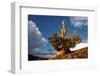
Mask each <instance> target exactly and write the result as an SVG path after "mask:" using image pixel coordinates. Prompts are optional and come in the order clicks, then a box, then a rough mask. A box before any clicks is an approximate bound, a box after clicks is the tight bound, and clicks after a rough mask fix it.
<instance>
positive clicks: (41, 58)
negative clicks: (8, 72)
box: [28, 55, 48, 61]
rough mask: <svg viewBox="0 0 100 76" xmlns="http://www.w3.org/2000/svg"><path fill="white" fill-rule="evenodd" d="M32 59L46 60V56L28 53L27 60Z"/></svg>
mask: <svg viewBox="0 0 100 76" xmlns="http://www.w3.org/2000/svg"><path fill="white" fill-rule="evenodd" d="M33 60H48V58H44V57H38V56H33V55H28V61H33Z"/></svg>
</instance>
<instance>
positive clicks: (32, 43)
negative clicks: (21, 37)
mask: <svg viewBox="0 0 100 76" xmlns="http://www.w3.org/2000/svg"><path fill="white" fill-rule="evenodd" d="M47 43H48V41H47V40H46V39H45V38H44V37H43V35H42V33H41V32H40V31H39V28H38V27H37V25H36V23H35V22H33V21H28V52H29V54H34V53H35V52H40V51H42V50H41V49H40V48H42V47H45V46H46V45H47Z"/></svg>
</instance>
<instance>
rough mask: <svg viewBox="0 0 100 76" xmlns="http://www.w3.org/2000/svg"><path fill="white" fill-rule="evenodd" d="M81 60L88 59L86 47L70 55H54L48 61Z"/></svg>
mask: <svg viewBox="0 0 100 76" xmlns="http://www.w3.org/2000/svg"><path fill="white" fill-rule="evenodd" d="M80 58H81V59H83V58H88V47H85V48H82V49H79V50H74V51H72V52H71V53H67V54H63V55H55V56H53V57H51V58H50V59H54V60H55V59H80Z"/></svg>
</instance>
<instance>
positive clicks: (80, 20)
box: [70, 17, 88, 27]
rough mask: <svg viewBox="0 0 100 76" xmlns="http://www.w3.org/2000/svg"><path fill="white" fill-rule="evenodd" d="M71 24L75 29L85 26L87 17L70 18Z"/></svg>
mask: <svg viewBox="0 0 100 76" xmlns="http://www.w3.org/2000/svg"><path fill="white" fill-rule="evenodd" d="M70 21H71V24H72V25H73V26H75V27H81V26H87V25H88V18H87V17H70Z"/></svg>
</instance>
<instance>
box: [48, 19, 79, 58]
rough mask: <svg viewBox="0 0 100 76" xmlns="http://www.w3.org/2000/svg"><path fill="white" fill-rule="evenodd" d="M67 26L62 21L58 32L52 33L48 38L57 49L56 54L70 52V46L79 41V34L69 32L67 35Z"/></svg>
mask: <svg viewBox="0 0 100 76" xmlns="http://www.w3.org/2000/svg"><path fill="white" fill-rule="evenodd" d="M67 31H68V29H67V27H66V25H65V21H64V20H63V21H62V28H61V32H60V34H58V33H54V34H52V36H50V37H49V38H48V40H49V41H50V43H51V45H52V47H53V48H54V49H55V50H56V51H57V54H56V55H61V56H62V55H64V54H66V53H67V54H68V53H71V51H70V48H73V47H75V45H76V44H78V43H80V42H81V38H80V35H75V34H74V33H71V36H70V37H69V38H68V37H67Z"/></svg>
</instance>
